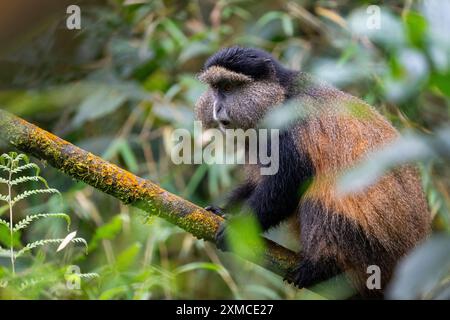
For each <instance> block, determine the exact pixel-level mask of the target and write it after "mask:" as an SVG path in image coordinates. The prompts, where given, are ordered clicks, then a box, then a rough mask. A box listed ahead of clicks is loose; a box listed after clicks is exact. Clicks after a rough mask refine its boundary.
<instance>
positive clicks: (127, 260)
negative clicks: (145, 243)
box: [116, 242, 142, 271]
mask: <svg viewBox="0 0 450 320" xmlns="http://www.w3.org/2000/svg"><path fill="white" fill-rule="evenodd" d="M141 247H142V245H141V244H140V243H139V242H136V243H134V244H132V245H131V246H129V247H128V248H127V249H125V250H124V251H122V252H121V253H120V254H119V256H118V257H117V261H116V268H117V269H118V270H119V271H126V270H128V269H129V268H130V266H131V265H132V264H133V263H134V261H135V260H136V257H137V255H138V254H139V251H140V250H141Z"/></svg>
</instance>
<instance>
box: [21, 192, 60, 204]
mask: <svg viewBox="0 0 450 320" xmlns="http://www.w3.org/2000/svg"><path fill="white" fill-rule="evenodd" d="M40 193H57V194H60V193H59V191H58V190H57V189H53V188H48V189H35V190H27V191H24V192H23V193H21V194H19V195H17V196H16V197H15V198H14V199H13V201H12V204H13V205H14V204H15V203H16V202H18V201H20V200H23V199H26V198H28V197H29V196H32V195H34V194H40Z"/></svg>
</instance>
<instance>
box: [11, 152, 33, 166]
mask: <svg viewBox="0 0 450 320" xmlns="http://www.w3.org/2000/svg"><path fill="white" fill-rule="evenodd" d="M14 161H15V162H16V163H19V162H20V161H23V162H25V164H28V163H30V158H28V156H27V155H26V154H25V153H21V154H19V155H17V154H15V157H14Z"/></svg>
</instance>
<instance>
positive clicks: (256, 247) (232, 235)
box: [226, 214, 264, 261]
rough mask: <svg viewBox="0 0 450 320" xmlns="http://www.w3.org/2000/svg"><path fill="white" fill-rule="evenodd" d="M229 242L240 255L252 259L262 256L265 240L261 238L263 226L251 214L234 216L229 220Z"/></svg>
mask: <svg viewBox="0 0 450 320" xmlns="http://www.w3.org/2000/svg"><path fill="white" fill-rule="evenodd" d="M227 231H228V234H227V235H226V236H227V239H226V240H227V242H228V243H229V244H230V248H231V250H232V251H233V252H235V253H236V254H237V255H238V256H241V257H244V258H245V259H247V260H250V261H258V260H260V259H261V258H262V253H263V250H264V242H263V241H262V240H261V236H260V234H261V228H260V226H259V223H258V221H257V220H256V218H255V217H254V215H251V214H243V215H239V216H233V217H232V218H231V219H229V221H228V230H227Z"/></svg>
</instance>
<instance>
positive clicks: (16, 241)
mask: <svg viewBox="0 0 450 320" xmlns="http://www.w3.org/2000/svg"><path fill="white" fill-rule="evenodd" d="M20 236H21V233H20V232H14V233H13V247H14V248H17V247H20V246H22V243H21V242H20ZM0 244H2V245H3V246H4V247H7V248H9V247H10V246H11V238H10V230H9V228H7V227H6V226H5V225H4V224H0Z"/></svg>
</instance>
